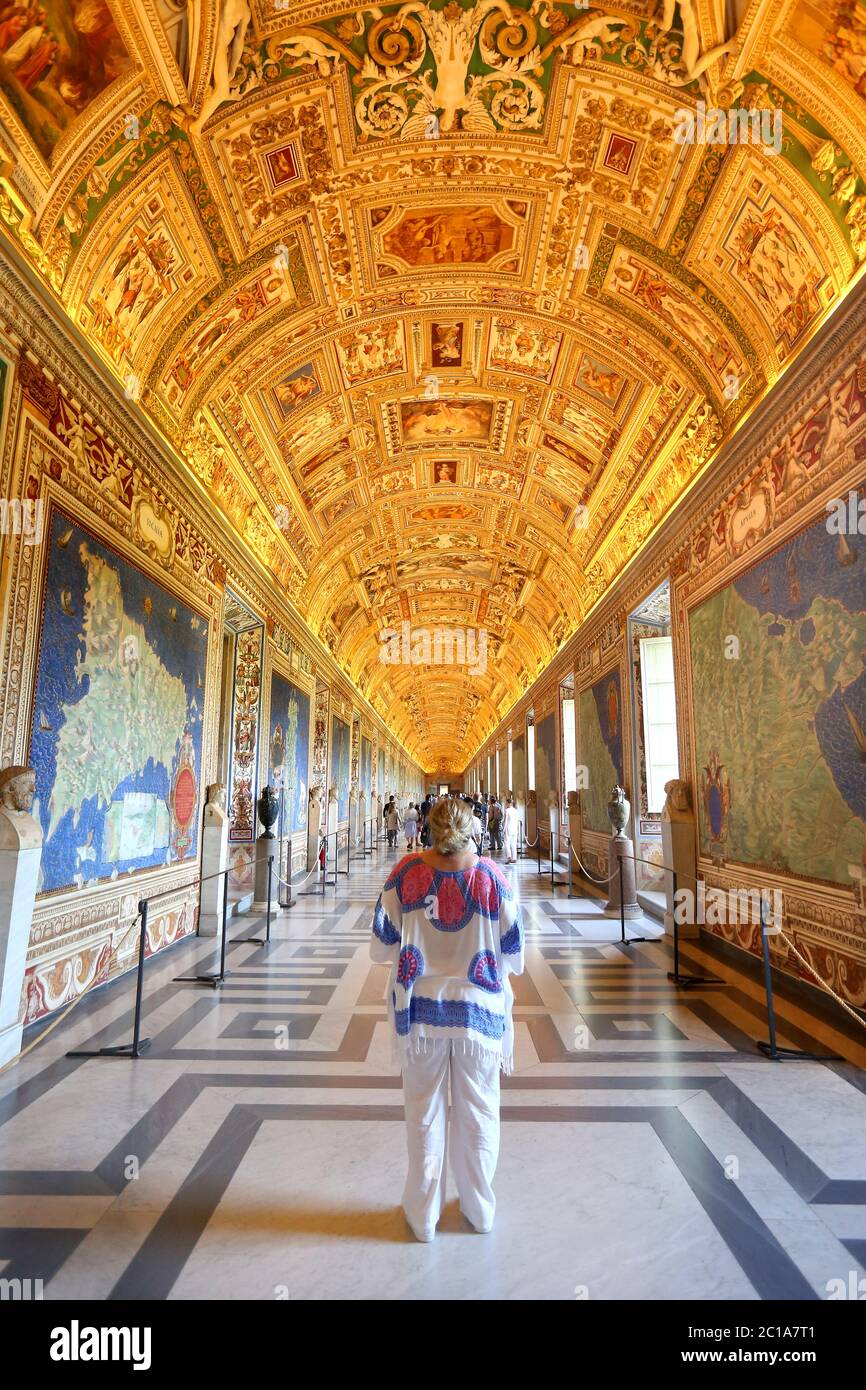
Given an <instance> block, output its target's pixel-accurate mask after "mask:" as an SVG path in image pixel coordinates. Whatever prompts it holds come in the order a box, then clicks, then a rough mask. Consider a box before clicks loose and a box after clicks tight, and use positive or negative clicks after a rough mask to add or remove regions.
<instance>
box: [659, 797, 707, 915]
mask: <svg viewBox="0 0 866 1390" xmlns="http://www.w3.org/2000/svg"><path fill="white" fill-rule="evenodd" d="M665 791H666V792H667V800H666V802H665V805H664V810H663V811H662V857H663V859H664V862H665V864H668V865H670V867H671V868H672V869H673V870H674V871H675V872H676V876H677V892H678V893H679V894H680V895H682V893H683V892H688V893H690V894H691V899H690V902H691V904H692V908H693V910H692V911H691V912H688V913H686V914H683V913H682V912H680V913H679V914H678V915H679V917H680V919H681V920H680V925H679V934H680V936H684V937H696V936H700V934H701V929H700V927H699V926H698V923H697V912H696V911H695V910H694V909H695V908H696V898H697V884H696V882H695V872H696V868H697V850H696V825H695V813H694V811H693V810H692V808H691V797H690V795H689V790H688V787H687V786H686V784H685V782H682V781H680V780H679V779H678V778H675V779H673V780H672V781H670V782H667V783H665ZM673 878H674V876H673V873H665V931H666V932H671V933H673V929H674V917H673V912H674V883H673ZM680 901H681V902H682V901H683V898H682V896H680ZM684 915H686V916H688V917H689V918H690V919H691V920H690V921H688V922H683V921H682V918H683V916H684Z"/></svg>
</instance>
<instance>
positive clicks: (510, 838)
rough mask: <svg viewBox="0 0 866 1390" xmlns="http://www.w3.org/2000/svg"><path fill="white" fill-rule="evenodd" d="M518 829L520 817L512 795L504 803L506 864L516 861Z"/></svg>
mask: <svg viewBox="0 0 866 1390" xmlns="http://www.w3.org/2000/svg"><path fill="white" fill-rule="evenodd" d="M519 830H520V817H519V815H518V814H517V807H516V806H515V804H514V797H513V796H509V798H508V800H507V802H506V805H505V861H506V863H507V864H516V863H517V835H518V832H519Z"/></svg>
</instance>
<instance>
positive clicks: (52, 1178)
mask: <svg viewBox="0 0 866 1390" xmlns="http://www.w3.org/2000/svg"><path fill="white" fill-rule="evenodd" d="M115 1193H116V1188H114V1187H111V1186H110V1185H109V1184H108V1183H106V1182H105V1181H104V1179H103V1178H102V1177H101V1176H100V1175H99V1173H98V1172H93V1171H91V1172H87V1171H79V1170H77V1169H56V1170H55V1169H52V1168H48V1169H43V1170H41V1171H38V1170H34V1169H27V1168H20V1169H18V1168H12V1169H7V1170H6V1171H4V1172H2V1173H0V1196H2V1197H23V1196H27V1197H110V1196H112V1195H114V1194H115Z"/></svg>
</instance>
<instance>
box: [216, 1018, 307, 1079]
mask: <svg viewBox="0 0 866 1390" xmlns="http://www.w3.org/2000/svg"><path fill="white" fill-rule="evenodd" d="M319 1018H320V1015H319V1014H293V1013H286V1014H285V1015H280V1016H279V1017H278V1016H277V1015H276V1014H274V1015H273V1016H268V1015H265V1014H257V1013H239V1014H237V1015H236V1016H235V1018H233V1019H231V1021H230V1022H229V1023H227V1024H226V1026H225V1027H224V1028H223V1029H222V1030H221V1032H220V1037H221V1038H258V1040H259V1042H265V1041H267V1039H268V1037H269V1036H270V1043H271V1047H273V1048H274V1049H275V1050H276V1051H277V1055H278V1057H279V1058H280V1060H283V1059H284V1058H285V1055H286V1051H287V1049H286V1048H279V1049H276V1037H277V1035H276V1033H275V1031H274V1030H275V1029H276V1028H282V1027H286V1028H288V1030H289V1034H288V1036H289V1039H290V1040H295V1041H296V1040H297V1039H298V1038H309V1036H310V1034H311V1033H312V1031H313V1029H314V1028H315V1026H316V1024H317V1023H318V1021H319ZM313 1084H314V1085H315V1084H316V1083H315V1082H313Z"/></svg>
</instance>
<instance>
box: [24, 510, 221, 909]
mask: <svg viewBox="0 0 866 1390" xmlns="http://www.w3.org/2000/svg"><path fill="white" fill-rule="evenodd" d="M46 543H47V545H48V548H49V549H48V561H47V570H46V578H45V588H44V593H43V606H42V619H41V633H40V647H39V659H38V668H37V677H36V693H35V698H34V707H33V725H32V732H31V751H30V759H31V762H32V764H33V767H34V769H35V771H36V797H37V800H36V804H35V807H34V814H35V815H36V816H37V818H38V819H39V821H40V823H41V825H42V830H43V834H44V846H43V851H42V866H41V875H40V890H41V891H42V892H51V891H54V890H57V889H61V888H68V887H71V886H79V887H80V886H83V885H84V884H87V883H91V882H95V881H99V880H103V879H109V878H116V877H118V876H119V875H120V874H125V873H129V872H132V871H134V870H136V869H144V868H150V867H153V866H155V865H158V864H167V863H171V862H173V861H174V860H175V859H178V858H189V857H191V856H194V855H195V853H196V846H197V843H198V821H199V801H200V791H201V778H200V768H201V750H202V715H203V711H204V698H205V689H204V681H205V670H206V660H207V642H208V623H207V620H206V619H205V618H203V617H202V616H201V615H199V614H198V613H196V612H194V611H193V609H191V608H188V607H186V606H185V605H184V604H183V603H181V601H180V600H179V599H177V598H175V597H174V596H173V595H171V594H169V593H167V592H166V590H165V589H162V588H160V586H159V585H158V584H157V583H155V582H154V581H153V580H152V579H149V578H148V577H147V576H146V575H144V574H143V573H142V572H141V570H139V569H137V568H136V567H135V566H134V565H131V564H129V563H128V562H127V561H126V560H124V559H122V558H121V557H120V556H119V555H117V553H116V552H115V551H113V550H112V549H110V548H109V547H108V546H106V545H103V544H102V542H100V541H98V540H97V539H96V538H95V537H94V536H93V535H92V534H91V533H90V532H89V531H87V530H85V529H84V528H83V527H81V526H79V525H78V524H76V523H73V522H72V521H71V520H70V519H69V518H68V517H67V516H65V515H64V514H63V513H62V512H59V511H56V512H55V513H54V515H53V517H52V520H51V525H50V529H49V533H48V535H47V537H46ZM184 767H186V768H187V769H189V774H191V775H192V778H194V782H192V781H191V780H190V776H189V774H188V773H185V774H184V776H183V778H181V779H180V783H181V784H182V790H183V794H182V796H181V797H180V800H179V802H178V805H179V806H180V805H182V807H183V812H184V816H183V821H184V823H183V824H182V825H181V824H178V822H177V820H176V818H175V815H174V807H173V804H172V789H173V788H174V787H175V781H176V778H177V777H178V774H179V773H180V771H181V769H182V768H184ZM193 799H194V800H193ZM191 802H192V805H191Z"/></svg>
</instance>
